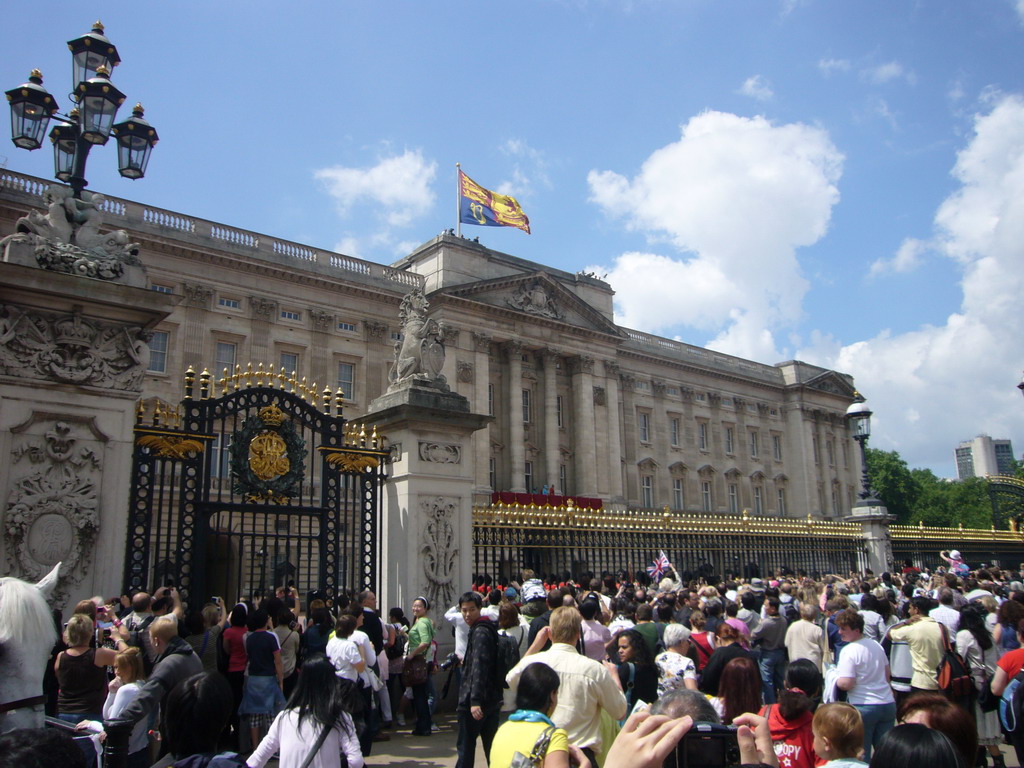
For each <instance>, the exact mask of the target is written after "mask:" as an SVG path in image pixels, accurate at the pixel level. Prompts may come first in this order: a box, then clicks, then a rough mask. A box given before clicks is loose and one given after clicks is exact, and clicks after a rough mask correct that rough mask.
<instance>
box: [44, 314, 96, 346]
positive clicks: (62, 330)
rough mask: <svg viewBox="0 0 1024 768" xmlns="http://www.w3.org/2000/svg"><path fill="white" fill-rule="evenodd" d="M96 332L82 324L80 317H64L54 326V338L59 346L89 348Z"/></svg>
mask: <svg viewBox="0 0 1024 768" xmlns="http://www.w3.org/2000/svg"><path fill="white" fill-rule="evenodd" d="M94 334H95V331H94V330H93V329H92V328H90V327H89V326H88V325H86V324H85V323H83V322H82V318H81V316H79V315H72V316H71V317H64V318H61V319H60V320H57V321H56V322H55V323H54V324H53V336H54V340H55V341H56V342H57V345H58V346H65V345H71V346H77V347H88V346H91V345H92V338H93V336H94Z"/></svg>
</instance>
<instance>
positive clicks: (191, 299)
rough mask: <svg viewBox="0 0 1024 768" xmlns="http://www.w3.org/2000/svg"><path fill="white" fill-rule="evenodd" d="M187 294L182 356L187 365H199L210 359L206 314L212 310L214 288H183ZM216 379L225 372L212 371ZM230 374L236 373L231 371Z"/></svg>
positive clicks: (194, 284) (186, 286)
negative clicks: (207, 349)
mask: <svg viewBox="0 0 1024 768" xmlns="http://www.w3.org/2000/svg"><path fill="white" fill-rule="evenodd" d="M182 290H183V292H184V294H185V300H184V302H183V303H184V305H185V306H186V307H188V309H186V310H185V328H184V330H185V338H184V344H183V345H182V355H183V359H184V361H185V364H186V365H198V364H199V363H200V361H202V360H207V359H209V358H208V356H207V354H206V350H205V349H204V346H205V343H206V333H207V332H206V313H207V311H209V309H210V300H211V299H212V298H213V288H211V287H209V286H208V285H200V284H198V283H193V284H188V283H186V284H185V285H183V286H182ZM211 373H212V374H213V375H214V378H217V379H219V378H220V377H221V376H223V375H224V372H223V371H211ZM228 373H234V371H229V372H228Z"/></svg>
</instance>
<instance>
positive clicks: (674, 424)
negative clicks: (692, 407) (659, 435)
mask: <svg viewBox="0 0 1024 768" xmlns="http://www.w3.org/2000/svg"><path fill="white" fill-rule="evenodd" d="M668 426H669V436H670V439H671V440H672V447H673V448H678V447H679V419H672V420H671V421H669V423H668Z"/></svg>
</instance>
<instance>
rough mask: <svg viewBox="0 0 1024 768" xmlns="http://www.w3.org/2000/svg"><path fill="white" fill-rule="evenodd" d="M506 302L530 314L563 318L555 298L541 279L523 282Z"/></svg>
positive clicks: (557, 318) (556, 318)
mask: <svg viewBox="0 0 1024 768" xmlns="http://www.w3.org/2000/svg"><path fill="white" fill-rule="evenodd" d="M505 303H506V304H508V305H509V306H510V307H512V308H514V309H518V310H520V311H521V312H526V313H527V314H530V315H539V316H541V317H550V318H553V319H555V320H561V319H562V313H561V312H559V311H558V306H557V305H556V304H555V300H554V299H553V298H552V297H551V296H550V295H549V294H548V289H547V288H546V287H545V285H544V284H543V283H542V282H541V281H540V280H534V281H533V282H532V283H523V284H522V285H521V286H519V289H518V290H517V291H516V292H515V294H513V295H512V296H510V297H509V298H507V299H506V300H505Z"/></svg>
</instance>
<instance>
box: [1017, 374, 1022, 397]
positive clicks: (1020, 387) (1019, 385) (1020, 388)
mask: <svg viewBox="0 0 1024 768" xmlns="http://www.w3.org/2000/svg"><path fill="white" fill-rule="evenodd" d="M1017 389H1019V390H1020V393H1021V394H1022V395H1024V376H1021V377H1020V384H1018V385H1017Z"/></svg>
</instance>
